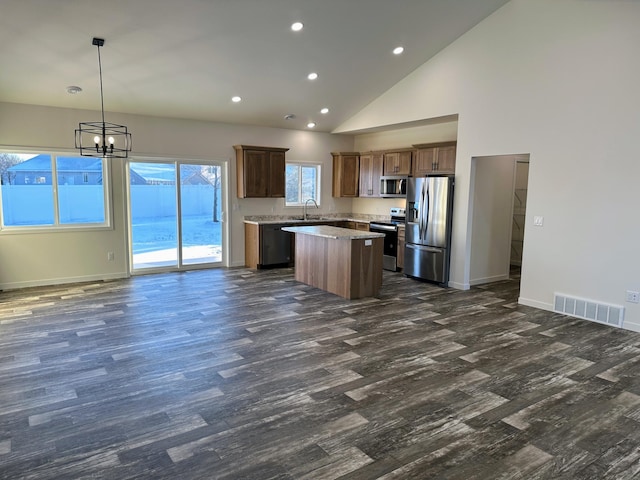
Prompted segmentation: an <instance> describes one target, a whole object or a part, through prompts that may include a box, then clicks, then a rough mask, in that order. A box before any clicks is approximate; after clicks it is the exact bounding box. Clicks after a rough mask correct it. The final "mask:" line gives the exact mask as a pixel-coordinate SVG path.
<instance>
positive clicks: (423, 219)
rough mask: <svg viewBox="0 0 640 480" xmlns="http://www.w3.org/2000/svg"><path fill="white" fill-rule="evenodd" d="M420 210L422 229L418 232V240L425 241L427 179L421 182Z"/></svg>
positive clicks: (427, 203) (427, 198)
mask: <svg viewBox="0 0 640 480" xmlns="http://www.w3.org/2000/svg"><path fill="white" fill-rule="evenodd" d="M421 203H422V205H421V208H422V212H421V215H420V220H421V222H422V231H421V233H420V240H422V241H425V240H426V237H427V227H428V223H429V184H428V183H427V180H426V179H425V181H424V182H423V183H422V198H421Z"/></svg>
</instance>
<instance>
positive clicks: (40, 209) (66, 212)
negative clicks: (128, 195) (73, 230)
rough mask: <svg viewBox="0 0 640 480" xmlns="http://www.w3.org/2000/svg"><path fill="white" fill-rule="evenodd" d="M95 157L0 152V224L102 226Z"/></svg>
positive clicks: (102, 192)
mask: <svg viewBox="0 0 640 480" xmlns="http://www.w3.org/2000/svg"><path fill="white" fill-rule="evenodd" d="M105 168H106V165H105V162H104V161H103V159H101V158H93V157H72V156H62V155H51V154H48V153H43V154H40V155H34V154H28V155H27V154H20V153H6V152H0V191H1V193H2V195H1V196H0V202H1V204H2V209H1V212H2V225H1V227H3V228H7V227H9V228H11V227H38V228H40V227H67V226H78V225H83V226H92V227H96V226H107V225H108V221H107V219H108V215H107V205H108V202H107V191H108V189H107V188H105V185H104V182H103V178H105Z"/></svg>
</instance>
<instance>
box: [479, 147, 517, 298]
mask: <svg viewBox="0 0 640 480" xmlns="http://www.w3.org/2000/svg"><path fill="white" fill-rule="evenodd" d="M528 167H529V155H528V154H520V155H496V156H487V157H474V158H472V179H473V180H472V188H471V195H472V197H471V198H472V201H473V203H472V209H471V212H472V231H471V258H470V270H469V284H470V285H472V286H473V285H481V284H485V283H490V282H496V281H501V280H507V279H509V278H510V277H512V276H519V274H520V266H521V263H522V251H523V245H524V238H525V237H524V234H525V213H526V192H527V185H528V172H529V168H528ZM512 265H513V266H514V267H515V268H514V269H512Z"/></svg>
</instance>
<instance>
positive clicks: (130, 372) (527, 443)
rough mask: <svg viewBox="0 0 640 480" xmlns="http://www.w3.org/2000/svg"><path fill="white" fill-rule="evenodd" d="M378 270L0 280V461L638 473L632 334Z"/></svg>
mask: <svg viewBox="0 0 640 480" xmlns="http://www.w3.org/2000/svg"><path fill="white" fill-rule="evenodd" d="M517 292H518V279H517V278H516V279H515V280H511V281H505V282H500V283H496V284H492V285H488V286H484V287H482V288H473V289H472V290H469V291H466V292H462V291H457V290H452V289H442V288H438V287H436V286H433V285H430V284H425V283H420V282H417V281H414V280H410V279H408V278H405V277H403V276H401V275H394V274H390V273H385V276H384V281H383V288H382V293H381V294H380V296H379V298H369V299H362V300H354V301H348V300H344V299H342V298H340V297H337V296H335V295H332V294H329V293H325V292H323V291H320V290H317V289H314V288H311V287H308V286H306V285H303V284H299V283H297V282H295V280H294V279H293V271H292V270H291V269H281V270H267V271H259V272H256V271H251V270H246V269H231V270H225V269H219V270H201V271H193V272H187V273H179V274H175V273H173V274H161V275H150V276H143V277H135V278H132V279H128V280H123V281H113V282H106V283H94V284H83V285H71V286H57V287H47V288H37V289H26V290H22V291H13V292H4V293H0V478H2V479H79V478H83V479H118V480H122V479H180V480H185V479H212V478H216V479H292V478H296V479H307V478H308V479H333V478H345V479H376V478H381V479H465V480H466V479H478V480H480V479H482V480H486V479H572V480H575V479H590V480H593V479H608V478H611V479H614V478H615V479H630V478H635V476H636V475H640V449H639V446H640V442H639V440H640V348H639V345H640V335H638V334H634V333H631V332H628V331H624V330H619V329H615V328H611V327H607V326H603V325H599V324H596V323H591V322H587V321H582V320H577V319H572V318H569V317H564V316H561V315H558V314H552V313H549V312H545V311H541V310H536V309H533V308H529V307H525V306H520V305H518V304H517V303H516V299H517Z"/></svg>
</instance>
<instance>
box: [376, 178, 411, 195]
mask: <svg viewBox="0 0 640 480" xmlns="http://www.w3.org/2000/svg"><path fill="white" fill-rule="evenodd" d="M380 196H381V197H406V196H407V177H399V176H382V177H380Z"/></svg>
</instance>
